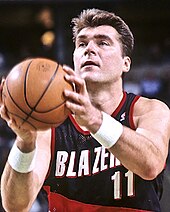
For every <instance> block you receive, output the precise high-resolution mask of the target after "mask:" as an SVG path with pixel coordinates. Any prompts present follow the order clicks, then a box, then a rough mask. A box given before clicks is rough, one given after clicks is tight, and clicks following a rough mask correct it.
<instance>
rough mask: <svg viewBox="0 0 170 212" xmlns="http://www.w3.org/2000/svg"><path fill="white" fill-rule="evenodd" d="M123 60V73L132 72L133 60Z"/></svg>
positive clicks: (128, 58) (126, 57)
mask: <svg viewBox="0 0 170 212" xmlns="http://www.w3.org/2000/svg"><path fill="white" fill-rule="evenodd" d="M123 59H124V65H123V72H128V71H129V70H130V65H131V59H130V57H128V56H125V57H124V58H123Z"/></svg>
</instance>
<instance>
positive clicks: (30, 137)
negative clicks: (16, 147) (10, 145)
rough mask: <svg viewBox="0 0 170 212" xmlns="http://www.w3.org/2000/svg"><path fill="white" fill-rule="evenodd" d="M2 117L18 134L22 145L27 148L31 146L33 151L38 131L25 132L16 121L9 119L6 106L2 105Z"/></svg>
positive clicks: (0, 108)
mask: <svg viewBox="0 0 170 212" xmlns="http://www.w3.org/2000/svg"><path fill="white" fill-rule="evenodd" d="M0 115H1V118H2V119H4V120H5V121H6V122H7V124H8V126H9V127H10V128H11V129H12V131H13V132H14V133H15V134H16V136H17V140H18V141H20V142H22V143H23V142H24V143H25V144H26V146H30V148H31V149H32V146H35V140H36V136H37V132H36V131H30V130H25V129H22V128H20V127H18V126H17V124H16V122H15V120H14V119H11V118H10V117H9V115H8V113H7V110H6V107H5V105H4V104H2V105H1V107H0ZM30 151H31V150H30Z"/></svg>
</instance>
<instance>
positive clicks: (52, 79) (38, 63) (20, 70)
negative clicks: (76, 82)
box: [2, 58, 73, 130]
mask: <svg viewBox="0 0 170 212" xmlns="http://www.w3.org/2000/svg"><path fill="white" fill-rule="evenodd" d="M64 75H65V72H64V70H63V68H62V66H61V65H60V64H58V63H57V62H54V61H52V60H49V59H45V58H34V59H28V60H25V61H22V62H21V63H19V64H17V65H16V66H14V67H13V68H12V70H11V71H10V72H9V74H8V75H7V78H6V81H5V84H4V87H3V91H2V99H3V103H4V104H5V106H6V108H7V112H8V115H9V116H10V117H11V118H13V119H14V120H15V121H16V124H17V125H18V126H19V127H21V128H24V129H31V130H45V129H48V128H51V127H56V126H59V125H60V124H61V123H63V122H64V120H65V119H66V118H67V117H68V115H69V113H70V111H69V110H68V109H67V108H66V106H65V101H66V100H65V98H64V96H63V90H64V89H68V90H73V87H72V85H70V84H69V83H68V82H67V81H66V80H65V78H64Z"/></svg>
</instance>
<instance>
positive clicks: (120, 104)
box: [111, 91, 127, 117]
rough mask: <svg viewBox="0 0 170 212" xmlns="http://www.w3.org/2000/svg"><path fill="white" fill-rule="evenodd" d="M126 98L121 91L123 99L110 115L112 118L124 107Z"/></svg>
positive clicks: (124, 93)
mask: <svg viewBox="0 0 170 212" xmlns="http://www.w3.org/2000/svg"><path fill="white" fill-rule="evenodd" d="M126 98H127V93H126V92H125V91H123V98H122V100H121V102H120V103H119V105H118V107H117V108H116V110H115V111H114V112H113V113H112V115H111V116H112V117H115V116H116V115H117V114H118V113H119V111H120V110H121V108H122V106H123V105H124V103H125V101H126Z"/></svg>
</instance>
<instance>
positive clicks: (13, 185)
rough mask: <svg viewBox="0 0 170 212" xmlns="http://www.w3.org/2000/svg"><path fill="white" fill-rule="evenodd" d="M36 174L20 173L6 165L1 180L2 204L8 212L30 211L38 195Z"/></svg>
mask: <svg viewBox="0 0 170 212" xmlns="http://www.w3.org/2000/svg"><path fill="white" fill-rule="evenodd" d="M35 178H36V176H35V174H34V172H33V171H32V172H29V173H26V174H23V173H18V172H16V171H15V170H13V169H12V168H11V167H10V165H9V164H8V162H7V164H6V167H5V169H4V172H3V174H2V178H1V195H2V204H3V207H4V208H5V210H6V211H8V212H11V211H12V212H15V211H16V212H18V211H20V212H25V211H29V209H30V208H31V206H32V203H33V202H34V200H35V198H36V195H37V193H38V190H39V187H40V186H38V185H36V179H35Z"/></svg>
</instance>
